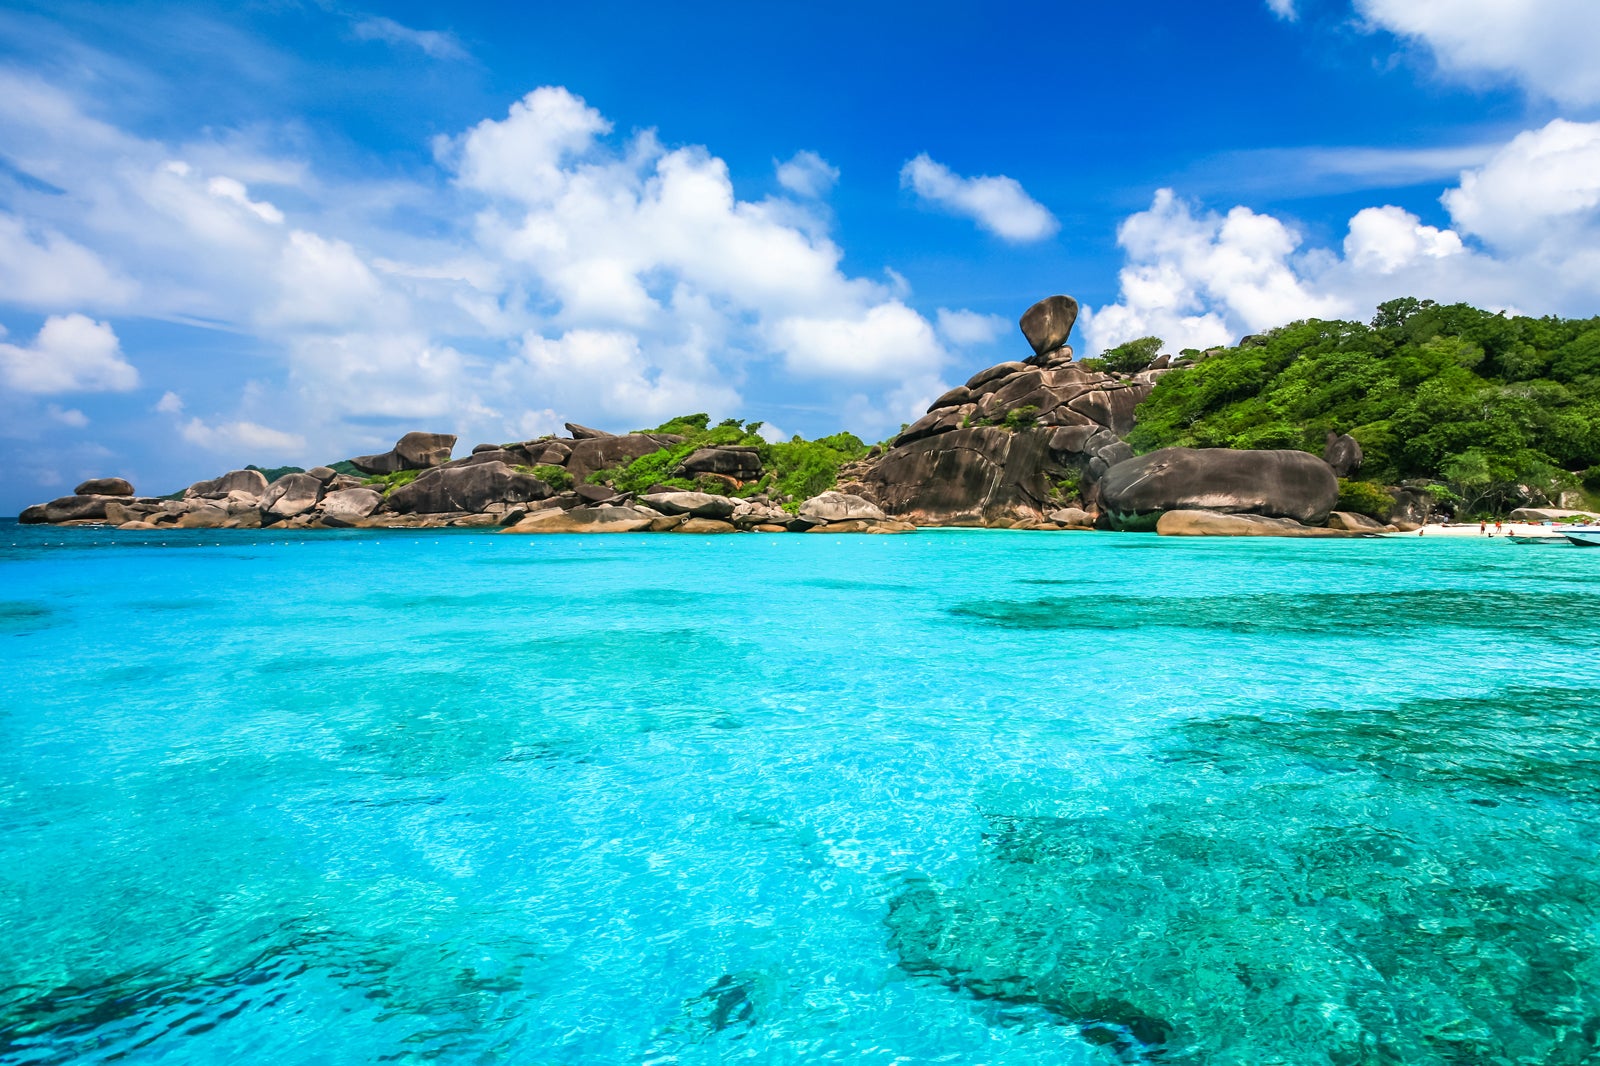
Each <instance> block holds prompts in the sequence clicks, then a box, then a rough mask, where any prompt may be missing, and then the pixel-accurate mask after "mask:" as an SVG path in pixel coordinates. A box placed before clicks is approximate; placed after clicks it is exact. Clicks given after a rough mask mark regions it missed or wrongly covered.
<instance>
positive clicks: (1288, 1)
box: [1267, 0, 1300, 22]
mask: <svg viewBox="0 0 1600 1066" xmlns="http://www.w3.org/2000/svg"><path fill="white" fill-rule="evenodd" d="M1294 2H1295V0H1267V7H1269V8H1270V9H1271V10H1272V13H1273V14H1274V15H1277V16H1278V17H1279V18H1281V19H1283V20H1284V21H1285V22H1293V21H1295V19H1297V18H1299V17H1300V15H1299V12H1297V11H1295V9H1294Z"/></svg>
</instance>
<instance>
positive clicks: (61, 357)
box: [0, 314, 139, 394]
mask: <svg viewBox="0 0 1600 1066" xmlns="http://www.w3.org/2000/svg"><path fill="white" fill-rule="evenodd" d="M0 381H4V382H5V384H6V387H7V388H10V389H15V390H16V391H17V392H29V393H42V394H53V393H63V392H126V391H128V390H129V389H135V388H138V387H139V372H138V371H137V370H135V369H134V368H133V366H132V364H130V363H129V362H128V361H127V360H126V359H124V358H123V356H122V344H121V342H119V341H118V340H117V335H116V333H115V332H114V331H113V330H112V329H111V325H110V323H107V322H96V321H95V320H94V319H92V318H89V317H88V316H87V315H80V314H71V315H51V316H50V317H49V318H47V319H45V323H44V325H43V326H41V327H40V328H39V334H38V336H36V337H35V338H34V339H33V343H32V344H29V345H26V346H21V345H16V344H0Z"/></svg>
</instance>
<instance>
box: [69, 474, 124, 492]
mask: <svg viewBox="0 0 1600 1066" xmlns="http://www.w3.org/2000/svg"><path fill="white" fill-rule="evenodd" d="M72 491H73V494H74V495H77V496H132V495H133V485H132V484H131V483H130V482H129V481H127V480H126V479H124V478H120V477H92V478H90V479H89V480H88V481H85V482H84V483H83V484H81V485H79V486H78V487H77V488H75V489H73V490H72Z"/></svg>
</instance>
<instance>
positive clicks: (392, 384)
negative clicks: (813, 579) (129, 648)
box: [0, 0, 1600, 514]
mask: <svg viewBox="0 0 1600 1066" xmlns="http://www.w3.org/2000/svg"><path fill="white" fill-rule="evenodd" d="M1597 47H1600V4H1596V3H1594V2H1593V0H1430V2H1429V3H1426V4H1422V3H1417V2H1415V0H1230V2H1227V3H1214V4H1195V3H1193V2H1192V0H1104V2H1077V3H1074V2H1057V3H1054V4H1031V3H995V2H989V3H985V4H982V5H979V4H955V3H945V2H940V0H927V2H922V3H918V4H916V5H912V4H896V3H878V4H861V3H835V2H832V0H812V2H808V3H794V2H786V0H776V2H772V3H765V4H748V3H743V4H735V3H720V4H718V3H694V2H686V3H682V4H649V5H647V4H637V3H634V4H622V3H616V2H611V0H593V2H590V3H586V4H566V3H563V4H554V3H540V2H531V3H519V4H490V3H475V2H471V0H457V2H455V3H452V4H449V5H444V4H437V3H434V4H427V3H395V4H381V3H359V4H357V3H352V4H344V3H340V2H336V0H305V2H295V0H261V2H256V3H238V2H234V3H215V4H213V3H207V2H191V3H182V4H174V3H152V2H146V0H123V2H116V3H104V4H101V3H81V2H74V0H52V2H50V3H28V2H23V3H15V2H11V3H0V514H15V513H16V512H17V511H18V510H20V509H21V508H22V507H23V506H26V505H27V504H29V503H33V502H37V501H40V500H44V499H49V498H51V497H54V496H58V495H63V494H66V493H69V492H70V491H71V490H72V488H73V486H74V485H76V484H77V483H78V482H79V481H80V480H83V479H84V478H87V477H91V476H111V475H116V476H122V477H127V478H129V479H130V480H131V481H133V483H134V484H135V486H136V488H137V489H138V490H139V491H140V492H143V493H152V494H155V493H166V492H171V491H173V490H175V489H178V488H181V487H183V486H184V485H187V484H188V483H190V482H192V481H195V480H199V479H200V478H202V477H208V476H212V475H214V474H216V473H219V472H221V471H224V470H227V469H231V468H236V467H239V466H242V465H244V464H246V463H254V464H256V465H260V466H277V465H285V464H294V465H301V466H308V465H313V464H316V463H321V462H330V461H333V460H337V459H340V458H344V457H347V456H350V455H354V454H361V453H365V452H372V451H381V450H384V449H385V448H387V447H388V446H389V445H390V444H391V443H392V442H393V441H394V440H395V439H396V438H397V437H398V436H399V435H400V434H402V433H404V432H406V431H408V430H412V429H423V430H432V431H444V432H453V433H457V434H459V435H460V436H461V438H462V441H461V447H460V448H459V449H458V450H460V451H465V450H467V448H469V447H470V446H471V445H473V444H475V443H479V442H504V441H511V440H522V439H527V438H531V437H535V436H538V435H540V434H543V433H549V432H559V431H560V429H561V426H562V423H563V422H566V421H575V422H580V423H583V424H586V425H592V426H596V427H599V428H603V429H608V430H612V431H626V430H629V429H635V428H641V427H646V426H654V425H657V424H659V423H661V422H663V421H665V420H666V419H667V418H669V417H671V416H673V415H676V414H680V413H688V412H694V411H705V412H707V413H709V414H711V415H712V416H713V417H715V418H717V419H721V418H725V417H738V418H740V419H742V420H745V421H753V420H760V421H762V422H763V423H765V426H764V429H763V432H764V433H766V434H768V435H770V436H772V437H774V438H787V437H788V436H789V435H790V434H794V433H800V434H804V435H805V436H808V437H811V436H817V435H822V434H826V433H830V432H835V431H837V430H839V429H848V430H851V431H852V432H855V433H857V434H859V435H860V436H862V437H863V438H865V439H867V440H879V439H883V438H884V437H887V436H889V435H891V434H892V433H894V432H895V431H896V430H897V429H898V428H899V426H900V425H901V424H902V423H904V422H907V421H911V420H914V419H915V418H916V417H917V416H918V415H919V414H920V413H921V412H922V410H924V409H925V408H926V406H927V404H928V402H929V401H930V400H931V399H933V398H934V397H935V396H937V395H938V394H940V393H941V392H943V391H945V390H946V389H947V388H948V387H950V386H951V385H954V384H959V383H960V382H962V381H964V380H965V379H966V378H967V377H969V376H970V375H971V374H973V373H974V372H975V371H977V370H979V369H982V368H983V367H986V366H989V365H991V364H993V363H996V362H1000V361H1002V360H1005V359H1015V358H1021V357H1024V356H1026V355H1028V354H1029V350H1028V348H1027V346H1026V343H1025V341H1024V340H1023V338H1022V336H1021V334H1020V332H1019V331H1018V330H1017V326H1016V321H1017V318H1018V316H1019V315H1020V314H1021V313H1022V311H1023V310H1024V309H1025V308H1026V307H1027V306H1028V305H1029V304H1031V303H1032V302H1033V301H1035V300H1037V299H1040V298H1042V297H1044V296H1048V295H1051V294H1053V293H1058V292H1064V293H1069V294H1071V295H1073V296H1075V297H1077V298H1078V299H1079V300H1080V301H1081V302H1082V304H1083V305H1084V313H1083V315H1082V317H1081V318H1080V319H1079V324H1078V328H1077V330H1076V331H1075V333H1074V335H1073V339H1072V343H1073V344H1074V346H1075V348H1076V349H1077V351H1078V354H1079V355H1093V354H1096V353H1098V352H1099V351H1101V350H1103V349H1104V348H1106V347H1109V346H1112V345H1114V344H1117V343H1120V342H1122V341H1125V340H1129V339H1133V338H1135V337H1141V336H1147V335H1155V336H1159V337H1161V338H1163V339H1164V340H1165V341H1166V346H1167V348H1168V349H1169V350H1174V351H1175V350H1178V349H1180V348H1184V347H1206V346H1210V345H1215V344H1224V343H1232V342H1233V341H1235V340H1237V339H1238V337H1240V336H1241V335H1243V334H1246V333H1250V332H1254V331H1257V330H1261V329H1266V328H1270V327H1272V326H1276V325H1281V324H1283V323H1285V322H1289V321H1293V320H1295V319H1300V318H1306V317H1322V318H1329V317H1343V318H1354V319H1360V320H1365V319H1367V318H1370V317H1371V315H1372V309H1373V307H1374V306H1375V305H1376V304H1377V303H1379V302H1381V301H1383V300H1387V299H1391V298H1394V297H1397V296H1416V297H1421V298H1431V299H1437V300H1441V301H1456V300H1466V301H1469V302H1472V303H1475V304H1477V305H1479V306H1483V307H1489V308H1494V309H1505V310H1507V311H1511V312H1517V313H1526V314H1561V315H1572V316H1584V317H1587V316H1591V315H1595V314H1597V313H1600V239H1597V238H1600V64H1595V63H1593V62H1592V59H1591V56H1592V54H1593V53H1594V51H1595V49H1596V48H1597Z"/></svg>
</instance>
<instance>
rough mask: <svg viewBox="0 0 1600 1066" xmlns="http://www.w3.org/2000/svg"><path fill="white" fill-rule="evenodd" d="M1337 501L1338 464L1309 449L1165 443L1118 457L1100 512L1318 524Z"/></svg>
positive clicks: (1136, 522) (1144, 521) (1153, 520)
mask: <svg viewBox="0 0 1600 1066" xmlns="http://www.w3.org/2000/svg"><path fill="white" fill-rule="evenodd" d="M1338 502H1339V479H1338V478H1337V477H1335V476H1334V473H1333V468H1332V467H1330V466H1329V465H1328V464H1327V463H1325V462H1323V461H1322V460H1321V459H1318V458H1317V457H1316V456H1314V455H1312V454H1310V453H1309V452H1295V451H1231V450H1229V449H1226V448H1163V449H1161V450H1160V451H1154V452H1151V453H1150V454H1149V455H1141V456H1139V457H1138V458H1135V459H1129V460H1127V461H1126V462H1122V463H1118V464H1117V465H1116V466H1114V467H1112V468H1111V469H1110V470H1109V471H1107V472H1106V475H1105V477H1104V478H1102V479H1101V481H1100V503H1101V514H1102V516H1103V517H1104V518H1105V519H1106V520H1107V522H1108V523H1109V524H1110V525H1112V526H1114V527H1116V528H1118V529H1155V528H1156V525H1157V522H1158V521H1159V520H1160V518H1161V516H1162V515H1164V514H1166V513H1167V512H1169V511H1210V512H1213V513H1219V514H1230V515H1237V514H1249V515H1256V516H1259V517H1262V518H1286V519H1289V520H1291V521H1294V522H1299V523H1301V524H1303V525H1313V526H1320V525H1322V524H1323V523H1324V522H1326V521H1327V520H1328V515H1329V513H1330V512H1331V511H1332V510H1333V508H1334V505H1335V504H1337V503H1338Z"/></svg>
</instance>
